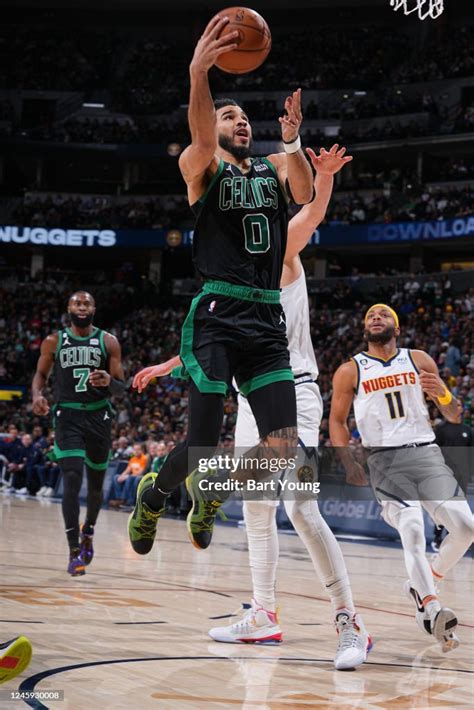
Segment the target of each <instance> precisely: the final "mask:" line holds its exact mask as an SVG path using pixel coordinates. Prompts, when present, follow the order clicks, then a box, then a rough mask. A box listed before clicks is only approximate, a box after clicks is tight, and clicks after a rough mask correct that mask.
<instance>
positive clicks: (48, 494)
mask: <svg viewBox="0 0 474 710" xmlns="http://www.w3.org/2000/svg"><path fill="white" fill-rule="evenodd" d="M53 495H54V488H50V487H48V488H46V490H45V492H44V493H43V496H44V497H45V498H51V496H53Z"/></svg>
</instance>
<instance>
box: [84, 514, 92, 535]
mask: <svg viewBox="0 0 474 710" xmlns="http://www.w3.org/2000/svg"><path fill="white" fill-rule="evenodd" d="M82 532H83V533H84V535H93V534H94V526H93V525H91V523H89V521H88V520H87V518H86V520H85V522H84V525H83V526H82Z"/></svg>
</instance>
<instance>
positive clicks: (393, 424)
mask: <svg viewBox="0 0 474 710" xmlns="http://www.w3.org/2000/svg"><path fill="white" fill-rule="evenodd" d="M364 324H365V337H366V339H367V341H368V350H367V352H361V353H358V354H357V355H355V356H354V357H353V358H352V360H350V361H349V362H347V363H345V364H343V365H341V366H340V367H339V369H338V370H337V371H336V373H335V375H334V380H333V395H332V403H331V414H330V420H329V430H330V437H331V443H332V445H333V446H340V447H348V444H349V430H348V427H347V417H348V415H349V410H350V408H351V405H352V402H353V401H354V414H355V419H356V422H357V428H358V430H359V432H360V435H361V438H362V444H363V446H364V447H365V448H366V450H367V453H368V459H367V463H368V467H369V471H370V479H371V484H372V487H373V488H374V492H375V495H376V497H377V499H378V501H379V503H380V505H381V506H382V516H383V518H384V520H385V521H386V522H387V523H388V524H389V525H391V526H392V527H394V528H396V530H398V532H399V534H400V538H401V542H402V546H403V553H404V557H405V565H406V568H407V571H408V576H409V581H408V582H407V583H406V584H405V592H406V593H407V596H409V597H410V598H412V599H413V601H414V602H415V604H416V619H417V623H418V625H419V626H420V628H421V629H422V630H424V631H425V632H426V633H428V634H432V635H433V637H434V638H435V639H436V640H437V641H439V643H440V645H441V649H442V651H444V652H446V651H450V650H451V649H453V648H456V647H457V646H458V645H459V640H458V639H457V637H456V634H455V628H456V625H457V619H456V616H455V614H454V613H453V611H452V610H451V609H448V608H446V607H442V606H441V604H440V602H439V600H438V598H437V595H436V590H435V583H434V579H433V578H435V579H436V580H438V579H441V578H442V577H443V576H444V575H445V574H446V572H448V571H449V570H450V569H451V568H452V567H453V565H455V564H456V562H457V561H458V560H459V559H460V558H461V557H462V556H463V554H464V553H465V551H466V550H467V549H468V547H469V545H470V544H471V542H472V539H473V517H472V513H471V510H470V508H469V506H468V504H467V502H466V500H465V499H463V498H462V497H459V485H458V483H457V481H456V479H455V478H454V475H453V473H452V471H451V470H450V469H449V468H448V466H447V465H446V463H445V461H444V459H443V456H442V454H441V452H440V449H439V448H438V446H437V445H436V444H435V443H434V439H435V435H434V432H433V430H432V428H431V425H430V421H429V415H428V410H427V407H426V405H425V397H424V396H425V395H427V396H428V397H429V398H430V399H431V400H433V402H434V403H435V404H436V406H437V407H438V409H439V410H440V412H441V413H442V415H443V416H444V417H445V418H446V419H447V420H448V421H453V422H454V421H456V418H457V405H456V400H455V399H454V398H453V396H452V394H451V392H450V391H449V390H448V388H447V387H446V385H445V384H444V382H443V381H442V380H441V379H440V377H439V375H438V368H437V366H436V363H435V362H434V360H433V359H432V358H431V357H430V356H429V355H428V354H427V353H425V352H423V351H422V350H408V349H406V348H397V338H398V336H399V334H400V327H399V322H398V316H397V314H396V313H395V311H394V310H393V309H392V308H390V307H389V306H387V305H385V304H383V303H377V304H375V305H374V306H371V307H370V308H369V310H368V311H367V313H366V315H365V320H364ZM341 454H342V456H343V462H344V463H345V466H346V467H348V468H349V469H352V470H353V469H356V470H357V469H358V468H359V469H362V467H361V466H360V465H359V464H357V463H353V462H352V461H351V460H350V454H349V451H348V449H347V448H346V449H344V450H343V451H341ZM423 508H424V509H425V510H426V511H427V512H428V513H429V515H430V516H431V517H432V519H433V520H434V521H435V522H436V523H437V524H439V525H444V526H445V527H446V529H447V530H448V532H449V534H448V535H447V537H446V538H445V539H444V541H443V542H442V544H441V545H440V547H439V552H438V554H437V555H436V556H435V557H434V559H433V561H432V565H431V569H430V565H429V563H428V560H427V558H426V554H425V535H424V525H423V511H422V509H423Z"/></svg>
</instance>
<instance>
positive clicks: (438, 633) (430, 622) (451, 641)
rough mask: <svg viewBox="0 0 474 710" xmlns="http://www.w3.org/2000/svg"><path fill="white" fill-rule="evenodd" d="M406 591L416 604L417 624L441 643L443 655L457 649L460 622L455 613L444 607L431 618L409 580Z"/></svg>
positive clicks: (405, 585) (405, 587) (406, 583)
mask: <svg viewBox="0 0 474 710" xmlns="http://www.w3.org/2000/svg"><path fill="white" fill-rule="evenodd" d="M404 590H405V594H406V595H407V597H408V598H409V599H412V600H413V601H414V602H415V606H416V623H417V624H418V626H419V627H420V629H421V630H422V631H424V632H425V633H426V634H428V635H429V636H433V637H434V638H435V639H436V641H438V642H439V644H440V646H441V650H442V652H443V653H448V651H452V650H453V649H455V648H457V647H458V646H459V639H458V637H457V636H456V634H455V633H454V630H455V628H456V626H457V625H458V620H457V618H456V614H455V613H454V611H453V610H452V609H449V608H448V607H442V608H441V609H438V610H437V611H435V612H434V613H433V614H432V616H430V615H429V614H428V612H427V611H425V608H424V606H423V603H422V599H421V597H420V595H419V594H418V592H417V591H416V589H413V587H412V586H411V585H410V582H409V581H408V580H407V581H406V582H405V584H404Z"/></svg>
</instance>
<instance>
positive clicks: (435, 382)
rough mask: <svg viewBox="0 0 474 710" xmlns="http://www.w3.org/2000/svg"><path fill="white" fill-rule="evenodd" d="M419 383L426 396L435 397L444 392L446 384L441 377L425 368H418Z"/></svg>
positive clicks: (440, 395)
mask: <svg viewBox="0 0 474 710" xmlns="http://www.w3.org/2000/svg"><path fill="white" fill-rule="evenodd" d="M420 385H421V389H422V390H423V392H424V393H425V394H427V395H428V397H431V398H432V399H437V398H438V397H443V395H445V394H446V385H445V384H444V382H443V380H442V379H441V377H438V375H435V374H434V373H433V372H428V371H427V370H420Z"/></svg>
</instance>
